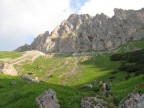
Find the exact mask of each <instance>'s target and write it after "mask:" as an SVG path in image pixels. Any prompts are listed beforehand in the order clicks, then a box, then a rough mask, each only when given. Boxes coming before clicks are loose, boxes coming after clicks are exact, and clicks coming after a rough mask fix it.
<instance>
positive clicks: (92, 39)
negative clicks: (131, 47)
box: [18, 8, 144, 52]
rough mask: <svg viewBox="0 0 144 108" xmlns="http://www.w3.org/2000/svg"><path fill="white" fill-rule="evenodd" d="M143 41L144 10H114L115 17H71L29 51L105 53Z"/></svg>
mask: <svg viewBox="0 0 144 108" xmlns="http://www.w3.org/2000/svg"><path fill="white" fill-rule="evenodd" d="M143 38H144V8H143V9H141V10H122V9H114V16H113V17H112V18H109V17H108V16H106V15H104V14H97V15H96V16H90V15H88V14H83V15H78V14H72V15H70V16H69V18H68V19H67V20H65V21H63V22H62V23H61V25H59V26H57V27H56V28H55V29H54V30H53V31H52V32H51V34H49V33H48V32H46V33H44V34H43V35H40V36H38V37H37V38H36V39H35V40H34V42H33V43H32V44H31V45H30V46H28V48H29V49H32V50H39V51H42V52H79V51H89V50H96V51H105V50H113V49H116V48H118V47H119V46H120V45H122V44H124V43H126V42H128V41H130V40H140V39H143ZM18 49H19V51H21V49H20V48H18Z"/></svg>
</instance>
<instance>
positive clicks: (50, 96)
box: [36, 89, 60, 108]
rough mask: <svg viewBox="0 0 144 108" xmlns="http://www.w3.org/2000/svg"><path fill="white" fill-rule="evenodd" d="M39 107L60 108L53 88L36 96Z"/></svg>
mask: <svg viewBox="0 0 144 108" xmlns="http://www.w3.org/2000/svg"><path fill="white" fill-rule="evenodd" d="M36 104H37V106H38V108H60V105H59V104H58V101H57V98H56V92H55V91H54V90H52V89H48V90H46V91H44V92H43V93H42V94H41V95H40V96H38V97H37V98H36Z"/></svg>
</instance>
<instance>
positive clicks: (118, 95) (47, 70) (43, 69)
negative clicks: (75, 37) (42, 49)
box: [0, 40, 144, 108]
mask: <svg viewBox="0 0 144 108" xmlns="http://www.w3.org/2000/svg"><path fill="white" fill-rule="evenodd" d="M140 48H141V49H142V48H144V41H143V40H142V41H133V42H129V43H128V44H126V45H122V46H121V47H120V48H118V49H117V50H116V51H113V52H103V53H95V54H93V55H91V56H76V57H74V56H72V55H71V54H67V55H65V54H59V55H57V56H54V57H51V58H48V57H39V58H37V59H36V60H35V61H34V62H24V63H23V64H21V65H15V68H16V69H17V71H18V74H19V76H17V77H12V76H8V75H0V108H36V103H35V99H36V97H38V96H39V95H40V94H41V93H42V92H44V91H45V90H46V89H49V88H51V89H53V90H55V91H56V94H57V98H58V102H59V104H60V105H61V108H80V101H81V98H83V97H86V96H95V95H99V98H102V99H104V100H106V101H108V102H109V103H111V104H110V106H109V107H110V108H117V107H118V104H119V102H120V101H121V100H122V99H123V98H124V97H125V96H126V95H128V94H129V93H130V92H132V91H138V92H141V93H144V69H143V68H141V70H139V71H141V72H140V73H139V74H136V72H137V71H132V72H129V71H128V70H127V69H125V70H120V67H121V66H122V64H124V63H125V65H127V64H130V63H129V62H128V61H126V60H121V59H119V60H112V59H111V57H112V55H114V54H126V52H130V51H131V53H132V52H133V50H135V49H140ZM140 53H141V52H140ZM21 54H22V53H18V52H0V58H12V59H13V58H16V57H19V56H21ZM131 55H132V54H130V53H129V56H128V57H129V58H132V57H133V56H131ZM141 55H143V54H141ZM135 56H137V55H135ZM126 59H127V58H126ZM136 60H137V59H136ZM143 60H144V59H143ZM137 61H138V62H139V60H137ZM135 63H136V62H133V63H132V64H135ZM141 63H142V64H144V62H143V61H141ZM29 73H32V75H31V77H33V78H35V77H37V78H38V79H39V80H40V82H39V83H38V82H30V81H26V80H23V79H21V77H20V76H21V75H23V74H29ZM100 80H105V81H106V82H107V83H109V85H110V87H111V93H112V94H113V95H112V97H104V96H103V95H102V94H103V91H102V90H100V89H99V88H100V85H99V81H100ZM12 81H16V84H12V83H11V82H12ZM87 83H90V84H92V85H93V88H92V89H82V88H81V86H82V85H83V84H87Z"/></svg>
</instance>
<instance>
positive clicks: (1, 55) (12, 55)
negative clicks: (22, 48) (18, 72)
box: [0, 51, 22, 59]
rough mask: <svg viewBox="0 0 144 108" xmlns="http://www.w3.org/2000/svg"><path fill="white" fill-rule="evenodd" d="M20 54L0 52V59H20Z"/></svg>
mask: <svg viewBox="0 0 144 108" xmlns="http://www.w3.org/2000/svg"><path fill="white" fill-rule="evenodd" d="M21 54H22V53H20V52H14V51H12V52H11V51H0V59H1V58H17V57H20V56H21Z"/></svg>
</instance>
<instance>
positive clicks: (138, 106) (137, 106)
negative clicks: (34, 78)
mask: <svg viewBox="0 0 144 108" xmlns="http://www.w3.org/2000/svg"><path fill="white" fill-rule="evenodd" d="M119 108H144V94H143V95H141V94H139V93H137V92H133V93H130V94H129V95H128V96H126V97H125V98H124V99H123V100H122V101H121V103H120V105H119Z"/></svg>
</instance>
